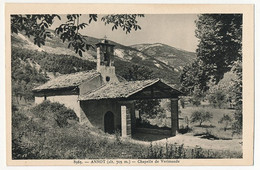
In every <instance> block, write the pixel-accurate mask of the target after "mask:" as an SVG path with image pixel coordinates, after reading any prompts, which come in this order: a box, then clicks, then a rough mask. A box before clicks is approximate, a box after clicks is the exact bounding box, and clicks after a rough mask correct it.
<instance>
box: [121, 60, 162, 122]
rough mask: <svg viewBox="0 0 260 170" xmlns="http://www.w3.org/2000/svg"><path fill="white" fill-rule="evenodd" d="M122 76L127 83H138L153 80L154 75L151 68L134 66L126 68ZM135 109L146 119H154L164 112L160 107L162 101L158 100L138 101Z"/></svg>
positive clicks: (122, 71)
mask: <svg viewBox="0 0 260 170" xmlns="http://www.w3.org/2000/svg"><path fill="white" fill-rule="evenodd" d="M121 76H122V77H124V78H125V79H126V80H127V81H137V80H147V79H151V78H152V77H153V76H154V75H153V72H152V71H151V70H150V69H149V68H147V67H145V66H139V65H137V64H134V65H129V66H126V68H124V69H123V70H121ZM135 108H136V110H140V111H141V112H140V114H141V115H143V118H145V119H146V118H151V117H154V116H156V115H157V114H160V113H161V112H162V111H163V109H162V108H161V106H160V100H158V99H147V100H137V101H136V102H135Z"/></svg>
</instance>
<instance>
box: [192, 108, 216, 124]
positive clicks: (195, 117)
mask: <svg viewBox="0 0 260 170" xmlns="http://www.w3.org/2000/svg"><path fill="white" fill-rule="evenodd" d="M212 118H213V115H212V113H210V112H208V111H205V110H197V111H194V112H193V113H192V114H191V117H190V120H191V123H195V122H199V126H201V125H202V123H203V122H209V121H210V120H211V119H212Z"/></svg>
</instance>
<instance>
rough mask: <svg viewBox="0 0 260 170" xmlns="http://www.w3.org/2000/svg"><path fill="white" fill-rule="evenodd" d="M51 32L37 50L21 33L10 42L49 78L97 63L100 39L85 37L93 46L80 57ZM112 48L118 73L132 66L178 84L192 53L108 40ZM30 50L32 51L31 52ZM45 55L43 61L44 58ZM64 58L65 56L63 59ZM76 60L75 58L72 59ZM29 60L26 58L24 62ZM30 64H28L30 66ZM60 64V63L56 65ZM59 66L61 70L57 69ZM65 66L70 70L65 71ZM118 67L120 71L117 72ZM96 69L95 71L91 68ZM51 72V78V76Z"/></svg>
mask: <svg viewBox="0 0 260 170" xmlns="http://www.w3.org/2000/svg"><path fill="white" fill-rule="evenodd" d="M49 31H50V32H51V35H52V36H51V38H48V39H47V40H46V42H45V45H44V46H41V47H38V46H37V45H35V44H34V43H33V38H28V37H27V36H25V35H24V34H21V33H19V34H12V37H11V41H12V47H13V48H16V50H18V51H19V49H23V50H29V52H25V53H26V54H30V53H31V54H33V55H34V58H33V56H31V58H33V60H32V61H31V60H29V61H30V62H31V63H35V67H36V66H37V67H38V69H39V67H41V68H42V70H43V72H44V71H45V72H47V74H48V77H50V78H52V77H54V76H55V75H56V74H65V73H66V71H69V73H70V72H76V71H81V70H84V68H82V67H83V65H80V66H79V63H80V61H78V60H84V61H86V62H85V63H84V65H87V66H88V69H89V68H92V67H94V65H93V64H92V63H94V62H96V49H95V44H96V43H98V42H100V39H97V38H94V37H89V36H85V38H86V40H87V42H88V43H89V44H91V45H92V46H93V48H90V49H89V50H87V51H86V52H83V57H80V56H79V55H78V54H75V52H74V51H73V49H69V48H68V43H67V42H65V43H63V42H62V41H61V40H60V38H59V36H58V35H56V34H55V33H54V31H53V30H49ZM110 43H111V44H114V45H115V65H116V66H117V68H118V69H117V72H118V74H119V75H120V74H122V72H124V70H123V69H126V67H128V68H129V66H131V65H139V66H143V67H145V68H147V69H149V70H150V71H152V72H153V74H154V76H153V77H158V78H163V79H165V80H166V81H167V82H169V83H175V84H179V80H178V77H179V74H180V71H181V69H182V68H183V66H184V65H186V64H187V63H190V62H191V61H192V60H193V59H194V58H195V54H194V53H191V52H187V51H183V50H180V49H176V48H174V47H171V46H168V45H165V44H159V43H156V44H138V45H133V46H125V45H122V44H119V43H117V42H114V41H110ZM30 51H31V52H30ZM35 56H37V57H35ZM44 56H45V59H43V58H44ZM62 56H66V57H62ZM73 58H77V61H76V62H75V63H74V65H73V67H72V66H68V65H69V63H70V62H71V61H72V60H73ZM74 60H76V59H74ZM27 61H28V59H27ZM31 63H30V65H32V64H31ZM58 63H59V64H58ZM61 64H62V69H61V68H60V67H61V66H59V65H61ZM66 67H69V68H70V69H68V70H66ZM119 68H120V69H119ZM93 69H95V68H93ZM50 73H52V75H51V74H50Z"/></svg>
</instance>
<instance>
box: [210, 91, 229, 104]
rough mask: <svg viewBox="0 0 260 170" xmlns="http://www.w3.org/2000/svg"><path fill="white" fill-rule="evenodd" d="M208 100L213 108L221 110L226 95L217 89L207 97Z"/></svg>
mask: <svg viewBox="0 0 260 170" xmlns="http://www.w3.org/2000/svg"><path fill="white" fill-rule="evenodd" d="M208 100H209V102H210V103H211V104H213V106H214V107H218V108H221V107H222V106H223V104H224V103H225V102H226V94H225V93H224V92H223V90H222V89H217V90H215V91H214V93H211V94H209V95H208Z"/></svg>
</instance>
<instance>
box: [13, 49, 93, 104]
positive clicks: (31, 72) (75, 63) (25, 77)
mask: <svg viewBox="0 0 260 170" xmlns="http://www.w3.org/2000/svg"><path fill="white" fill-rule="evenodd" d="M11 54H12V55H11V70H12V95H13V96H16V99H17V101H16V102H18V98H19V97H24V99H25V100H33V97H34V96H33V93H32V91H31V90H32V89H33V88H34V87H36V86H38V85H40V84H43V83H45V82H46V81H47V80H48V79H49V77H48V75H47V73H46V72H52V73H55V74H56V73H61V74H69V73H74V72H77V71H85V70H91V69H94V68H95V63H94V62H90V61H87V60H81V59H79V58H77V57H74V56H68V55H56V54H49V53H45V52H39V51H32V50H27V49H21V48H16V47H12V53H11ZM43 70H44V71H43Z"/></svg>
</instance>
